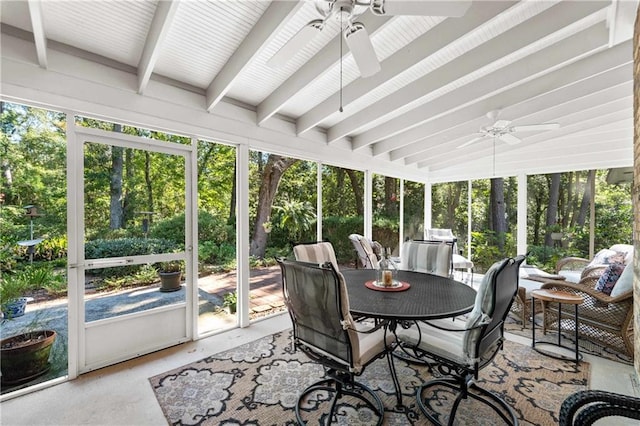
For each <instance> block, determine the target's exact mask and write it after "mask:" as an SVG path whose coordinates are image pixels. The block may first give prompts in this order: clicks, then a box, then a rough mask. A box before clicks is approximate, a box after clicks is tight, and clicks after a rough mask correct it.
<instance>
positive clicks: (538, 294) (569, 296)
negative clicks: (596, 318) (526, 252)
mask: <svg viewBox="0 0 640 426" xmlns="http://www.w3.org/2000/svg"><path fill="white" fill-rule="evenodd" d="M536 299H538V300H540V301H543V302H554V303H557V304H558V343H554V342H541V341H538V342H536V322H535V317H536ZM582 302H584V298H583V297H582V296H578V295H576V294H573V293H569V292H566V291H557V290H547V289H540V290H533V291H532V292H531V316H532V318H533V321H532V324H531V348H532V349H533V350H534V351H536V352H538V353H541V354H543V355H547V356H550V357H552V358H556V359H561V360H565V361H575V362H576V364H577V363H578V362H580V361H581V360H582V354H581V353H580V351H579V350H578V324H579V322H580V319H579V318H578V305H580V304H581V303H582ZM563 303H565V304H570V305H573V306H574V307H575V321H574V322H575V326H576V327H575V339H576V344H575V348H571V347H569V346H565V345H563V344H562V343H561V339H562V327H561V326H560V322H561V319H562V304H563ZM536 345H538V346H539V345H553V346H557V347H559V348H564V349H569V350H575V354H576V356H575V359H572V358H569V357H566V356H564V355H561V354H557V353H552V352H548V351H543V350H540V349H539V348H537V347H536Z"/></svg>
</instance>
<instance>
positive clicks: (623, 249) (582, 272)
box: [556, 244, 633, 282]
mask: <svg viewBox="0 0 640 426" xmlns="http://www.w3.org/2000/svg"><path fill="white" fill-rule="evenodd" d="M608 250H611V251H613V252H618V253H623V254H624V255H625V264H628V263H631V262H632V261H633V246H632V245H630V244H614V245H612V246H611V247H610V248H609V249H608ZM603 251H606V250H603ZM593 262H594V260H593V259H592V260H589V259H584V258H582V257H563V258H562V259H560V260H558V262H557V263H556V274H560V275H562V276H564V277H565V278H566V279H567V281H570V282H578V281H579V280H581V279H582V278H584V277H586V276H589V275H595V274H598V273H599V274H602V271H603V269H602V265H601V264H598V263H596V264H593ZM605 266H606V265H605Z"/></svg>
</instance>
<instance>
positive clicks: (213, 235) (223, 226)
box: [149, 210, 235, 244]
mask: <svg viewBox="0 0 640 426" xmlns="http://www.w3.org/2000/svg"><path fill="white" fill-rule="evenodd" d="M184 222H185V216H184V213H181V214H178V215H175V216H173V217H171V218H169V219H165V220H162V221H159V222H157V223H154V224H153V226H152V227H151V230H150V231H149V236H150V237H153V238H162V239H166V240H171V241H173V242H175V243H176V244H184V240H185V230H184ZM198 239H199V240H200V241H213V242H215V243H218V244H219V243H223V242H227V241H230V240H231V241H234V240H235V230H234V229H233V228H232V227H231V226H229V225H228V224H227V223H226V221H225V219H223V218H221V217H219V216H215V215H213V214H211V213H209V212H207V211H203V210H201V211H199V212H198Z"/></svg>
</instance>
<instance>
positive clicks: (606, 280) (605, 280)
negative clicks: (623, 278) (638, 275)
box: [595, 263, 624, 295]
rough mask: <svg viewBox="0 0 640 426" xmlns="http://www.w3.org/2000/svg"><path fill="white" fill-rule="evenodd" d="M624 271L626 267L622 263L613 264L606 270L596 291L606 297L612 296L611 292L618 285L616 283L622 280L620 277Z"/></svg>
mask: <svg viewBox="0 0 640 426" xmlns="http://www.w3.org/2000/svg"><path fill="white" fill-rule="evenodd" d="M623 271H624V265H623V264H622V263H612V264H611V265H609V266H608V267H607V269H605V270H604V272H603V273H602V275H601V276H600V278H599V279H598V282H597V283H596V288H595V289H596V290H597V291H601V292H602V293H604V294H606V295H610V294H611V291H612V290H613V288H614V287H615V285H616V282H618V280H619V279H620V275H622V272H623Z"/></svg>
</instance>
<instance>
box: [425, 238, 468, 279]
mask: <svg viewBox="0 0 640 426" xmlns="http://www.w3.org/2000/svg"><path fill="white" fill-rule="evenodd" d="M427 239H428V240H437V241H453V255H452V262H453V270H454V271H466V272H467V274H469V277H468V278H470V282H471V283H473V267H474V265H473V262H472V261H471V260H469V259H467V258H466V257H464V256H463V255H462V254H461V251H460V250H459V249H458V239H457V238H456V237H455V236H454V235H453V231H451V229H445V228H429V229H427ZM463 278H464V276H463Z"/></svg>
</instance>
